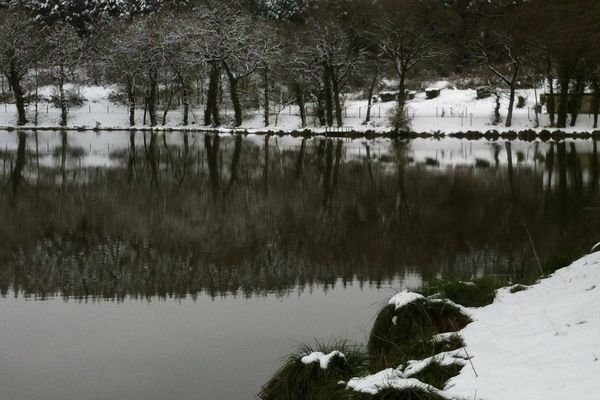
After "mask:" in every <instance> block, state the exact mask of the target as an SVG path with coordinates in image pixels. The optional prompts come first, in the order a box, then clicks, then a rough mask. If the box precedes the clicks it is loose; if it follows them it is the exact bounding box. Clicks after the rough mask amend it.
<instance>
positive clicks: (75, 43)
mask: <svg viewBox="0 0 600 400" xmlns="http://www.w3.org/2000/svg"><path fill="white" fill-rule="evenodd" d="M45 40H46V45H47V47H48V49H47V53H46V57H45V60H46V64H47V68H48V69H49V71H50V72H51V76H52V79H53V81H54V83H55V86H56V91H57V95H58V104H59V107H60V125H61V126H66V125H67V118H68V114H69V101H68V99H67V96H66V93H65V84H66V83H67V82H68V81H69V80H70V81H73V80H74V78H75V77H76V74H77V73H78V72H79V68H80V66H81V64H82V61H83V54H84V53H83V50H84V47H85V46H84V44H83V43H84V41H83V39H82V38H80V37H79V36H78V35H77V32H75V29H73V27H71V25H68V24H63V23H57V24H55V25H54V26H52V27H51V28H50V29H49V31H48V35H47V36H46V39H45Z"/></svg>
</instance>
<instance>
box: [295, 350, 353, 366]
mask: <svg viewBox="0 0 600 400" xmlns="http://www.w3.org/2000/svg"><path fill="white" fill-rule="evenodd" d="M334 357H341V358H344V359H345V358H346V356H345V355H344V354H343V353H341V352H339V351H337V350H336V351H332V352H331V353H329V354H324V353H322V352H320V351H315V352H313V353H310V354H308V355H306V356H304V357H302V359H301V360H300V361H302V363H303V364H313V363H319V365H320V366H321V369H327V368H329V363H330V362H331V359H332V358H334Z"/></svg>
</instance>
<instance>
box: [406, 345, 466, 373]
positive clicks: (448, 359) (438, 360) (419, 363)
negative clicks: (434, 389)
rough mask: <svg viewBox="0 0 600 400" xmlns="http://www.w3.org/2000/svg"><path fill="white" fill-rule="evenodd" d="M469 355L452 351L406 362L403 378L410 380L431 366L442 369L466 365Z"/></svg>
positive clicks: (461, 351)
mask: <svg viewBox="0 0 600 400" xmlns="http://www.w3.org/2000/svg"><path fill="white" fill-rule="evenodd" d="M468 359H469V355H468V354H467V352H466V351H465V349H462V348H461V349H457V350H453V351H447V352H444V353H439V354H436V355H434V356H431V357H428V358H425V359H423V360H412V361H409V362H408V366H407V367H406V368H405V369H404V376H405V377H407V378H410V377H411V376H415V375H417V374H418V373H420V372H421V371H423V370H424V369H425V368H427V367H429V366H430V365H431V364H439V365H441V366H443V367H449V366H452V365H460V366H465V365H467V362H468Z"/></svg>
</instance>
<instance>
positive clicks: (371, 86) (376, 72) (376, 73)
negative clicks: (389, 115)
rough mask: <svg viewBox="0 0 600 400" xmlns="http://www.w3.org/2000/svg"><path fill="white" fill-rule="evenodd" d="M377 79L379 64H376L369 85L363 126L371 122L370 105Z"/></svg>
mask: <svg viewBox="0 0 600 400" xmlns="http://www.w3.org/2000/svg"><path fill="white" fill-rule="evenodd" d="M378 79H379V63H377V65H376V67H375V73H374V74H373V79H371V85H370V86H369V94H368V98H367V115H366V117H365V125H367V124H368V123H369V122H370V121H371V104H372V102H373V94H374V92H375V86H376V85H377V80H378Z"/></svg>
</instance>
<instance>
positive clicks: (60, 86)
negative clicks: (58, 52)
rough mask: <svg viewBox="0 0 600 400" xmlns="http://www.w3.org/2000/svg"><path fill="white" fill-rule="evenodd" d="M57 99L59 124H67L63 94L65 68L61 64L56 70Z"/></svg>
mask: <svg viewBox="0 0 600 400" xmlns="http://www.w3.org/2000/svg"><path fill="white" fill-rule="evenodd" d="M58 74H59V75H58V101H59V105H60V126H67V115H68V113H69V108H68V105H67V97H66V96H65V69H64V66H63V65H62V64H61V65H60V69H59V72H58Z"/></svg>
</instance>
